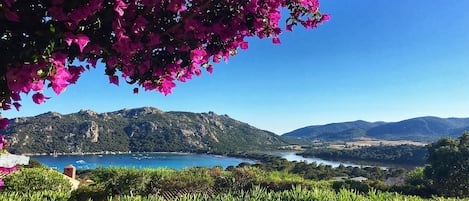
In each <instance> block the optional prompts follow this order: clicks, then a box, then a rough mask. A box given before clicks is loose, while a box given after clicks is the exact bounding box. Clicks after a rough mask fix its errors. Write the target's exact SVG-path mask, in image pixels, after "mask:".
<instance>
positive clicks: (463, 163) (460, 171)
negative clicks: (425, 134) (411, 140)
mask: <svg viewBox="0 0 469 201" xmlns="http://www.w3.org/2000/svg"><path fill="white" fill-rule="evenodd" d="M428 162H429V163H430V166H427V167H426V169H425V174H426V176H427V177H428V178H429V179H431V181H432V183H433V188H434V189H435V190H436V191H437V192H438V193H439V194H440V195H443V196H449V197H468V196H469V191H468V189H469V169H468V167H469V133H468V132H465V133H464V134H463V135H462V136H461V137H459V138H458V139H451V138H443V139H440V140H438V142H435V143H433V144H431V145H429V146H428Z"/></svg>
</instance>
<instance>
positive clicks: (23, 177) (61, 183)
mask: <svg viewBox="0 0 469 201" xmlns="http://www.w3.org/2000/svg"><path fill="white" fill-rule="evenodd" d="M3 180H4V182H5V184H7V185H6V186H5V187H4V190H5V191H6V192H18V193H28V192H36V191H58V192H68V191H70V189H71V184H70V181H69V180H68V179H66V178H65V176H64V175H62V174H61V173H59V172H57V171H55V170H49V169H45V168H24V169H22V170H21V171H18V172H15V173H12V174H9V175H7V176H6V177H5V178H4V179H3Z"/></svg>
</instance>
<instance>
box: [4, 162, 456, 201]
mask: <svg viewBox="0 0 469 201" xmlns="http://www.w3.org/2000/svg"><path fill="white" fill-rule="evenodd" d="M279 163H283V161H282V162H280V161H279V162H277V163H272V164H270V163H263V164H262V165H257V166H248V165H246V164H240V165H239V166H237V167H228V168H227V169H225V170H224V169H222V168H221V167H213V168H204V167H194V168H187V169H184V170H181V171H178V170H173V169H166V168H158V169H140V170H137V169H129V168H117V167H111V168H97V169H94V170H85V171H79V174H78V175H79V178H80V180H82V181H89V180H92V181H93V182H91V183H89V182H88V183H84V184H82V185H81V186H80V187H79V188H78V189H77V190H74V191H72V192H69V191H68V190H66V189H64V188H62V189H57V188H56V187H55V185H42V184H40V183H36V184H33V183H29V184H27V185H24V184H23V185H22V184H20V183H11V184H9V187H8V188H6V190H5V192H4V193H2V194H0V200H32V201H34V200H64V201H65V200H70V201H75V200H79V201H80V200H89V199H90V198H91V199H92V200H161V201H163V200H181V201H182V200H196V201H197V200H317V199H319V200H339V201H342V200H347V201H348V200H404V199H405V200H424V199H423V198H420V197H416V196H404V195H401V194H398V193H395V192H386V191H395V190H399V189H398V188H393V187H392V186H388V185H386V184H384V183H383V182H380V180H369V181H364V182H356V181H352V180H347V181H334V180H312V179H306V178H304V176H302V175H301V174H295V173H291V172H293V171H294V170H291V171H286V169H288V168H280V167H279ZM300 164H301V163H296V162H292V164H290V165H286V166H285V167H287V166H289V167H293V168H295V166H298V165H300ZM296 168H299V167H296ZM33 169H34V170H39V169H40V168H33ZM267 169H271V170H267ZM273 169H283V170H281V171H276V170H273ZM317 169H318V170H317V171H318V172H321V171H326V170H325V169H324V167H323V166H318V167H317ZM326 169H327V168H326ZM332 169H334V168H332ZM338 169H340V168H338ZM354 169H355V168H354ZM21 171H26V169H22V170H21ZM42 171H46V172H43V173H45V174H46V175H48V174H50V173H49V171H47V170H44V169H42ZM332 171H334V170H332ZM362 171H367V170H362ZM368 171H369V170H368ZM383 171H386V170H383ZM19 175H20V174H12V175H9V176H8V177H9V178H10V179H12V180H15V179H16V180H18V179H17V178H18V176H19ZM405 175H407V174H405ZM409 175H410V174H409ZM42 177H43V176H41V175H40V174H32V175H30V176H29V178H30V179H31V180H36V181H37V180H39V179H40V178H42ZM376 178H379V176H376ZM54 179H55V180H57V182H61V181H62V180H63V178H58V177H56V178H54ZM26 183H27V182H26V181H25V184H26ZM407 185H410V184H407ZM18 186H23V187H24V186H28V187H32V188H35V186H41V187H40V188H41V189H37V190H35V191H26V192H25V191H19V190H15V189H18V188H17V187H18ZM429 200H454V199H443V198H432V199H429Z"/></svg>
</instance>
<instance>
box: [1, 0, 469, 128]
mask: <svg viewBox="0 0 469 201" xmlns="http://www.w3.org/2000/svg"><path fill="white" fill-rule="evenodd" d="M320 2H321V10H322V12H323V13H329V14H330V15H331V21H329V22H327V23H325V24H323V25H322V26H320V27H319V28H318V29H316V30H304V29H303V28H300V27H296V28H295V31H294V32H293V33H284V34H282V36H281V41H282V44H281V45H273V44H271V41H270V40H258V39H251V40H250V44H249V49H248V50H247V51H241V50H240V51H239V54H238V56H236V57H232V58H231V60H230V61H229V63H228V64H221V65H216V66H215V71H214V73H213V74H212V75H209V74H208V73H204V74H203V75H202V76H201V77H197V78H195V79H193V80H191V81H188V82H186V83H178V87H177V88H176V89H174V90H173V93H172V94H170V95H168V96H163V95H162V94H158V93H155V92H144V91H143V90H141V92H140V93H139V94H138V95H134V94H133V93H132V88H133V86H125V85H124V84H123V83H122V82H121V86H120V87H117V86H114V85H110V84H108V83H109V81H108V79H107V77H105V76H103V74H104V72H103V67H102V66H101V67H99V68H98V69H95V70H92V71H89V72H86V73H85V74H84V75H83V76H82V78H80V80H79V81H78V84H77V85H75V86H70V87H69V88H68V89H67V91H66V92H64V93H63V94H61V95H60V96H55V94H53V93H52V92H51V91H48V92H47V93H46V94H47V95H48V96H51V97H52V98H51V99H50V100H48V101H47V102H46V103H45V104H43V105H35V104H34V103H32V101H31V99H30V97H26V96H24V97H23V99H24V100H25V101H23V102H22V104H23V107H22V108H21V110H20V112H16V111H15V110H10V111H6V112H3V114H2V115H3V116H4V117H8V118H12V117H18V116H34V115H37V114H41V113H44V112H48V111H57V112H60V113H62V114H68V113H72V112H77V111H79V110H80V109H91V110H94V111H97V112H109V111H115V110H119V109H122V108H136V107H142V106H152V107H157V108H160V109H162V110H164V111H189V112H208V111H214V112H216V113H218V114H228V115H229V116H231V117H233V118H235V119H238V120H240V121H243V122H247V123H249V124H251V125H253V126H256V127H258V128H261V129H265V130H269V131H273V132H275V133H277V134H282V133H285V132H288V131H291V130H294V129H297V128H300V127H304V126H308V125H317V124H325V123H332V122H341V121H353V120H359V119H361V120H367V121H399V120H403V119H407V118H412V117H418V116H428V115H431V116H440V117H469V13H468V12H467V10H469V1H466V0H454V1H443V0H434V1H427V0H412V1H376V0H360V1H349V0H338V1H331V0H322V1H320Z"/></svg>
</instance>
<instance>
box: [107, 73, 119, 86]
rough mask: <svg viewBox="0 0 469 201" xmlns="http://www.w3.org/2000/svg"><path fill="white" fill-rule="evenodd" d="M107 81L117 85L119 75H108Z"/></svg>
mask: <svg viewBox="0 0 469 201" xmlns="http://www.w3.org/2000/svg"><path fill="white" fill-rule="evenodd" d="M109 83H111V84H115V85H117V86H119V77H117V76H115V75H111V76H109Z"/></svg>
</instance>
